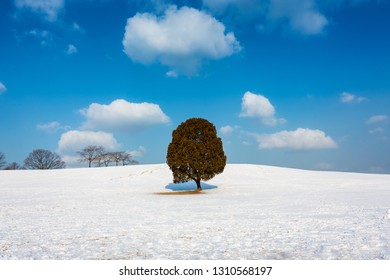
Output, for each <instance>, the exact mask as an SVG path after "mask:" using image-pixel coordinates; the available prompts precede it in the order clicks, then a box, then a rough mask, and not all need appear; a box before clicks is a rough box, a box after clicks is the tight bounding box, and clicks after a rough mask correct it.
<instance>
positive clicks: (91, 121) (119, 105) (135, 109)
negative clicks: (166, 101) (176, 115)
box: [81, 99, 170, 131]
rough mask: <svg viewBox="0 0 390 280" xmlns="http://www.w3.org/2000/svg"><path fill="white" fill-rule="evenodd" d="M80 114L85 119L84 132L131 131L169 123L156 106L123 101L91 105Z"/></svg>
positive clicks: (167, 118)
mask: <svg viewBox="0 0 390 280" xmlns="http://www.w3.org/2000/svg"><path fill="white" fill-rule="evenodd" d="M81 114H82V115H84V116H85V117H86V121H85V122H84V124H83V125H82V129H86V130H107V131H133V130H137V129H141V128H144V127H148V126H151V125H157V124H166V123H169V122H170V119H169V117H168V116H167V115H165V114H164V112H163V111H162V110H161V108H160V106H159V105H157V104H153V103H146V102H144V103H130V102H128V101H126V100H123V99H117V100H115V101H113V102H111V104H108V105H105V104H98V103H92V104H91V105H89V107H88V108H86V109H83V110H81Z"/></svg>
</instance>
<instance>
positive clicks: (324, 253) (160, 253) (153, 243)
mask: <svg viewBox="0 0 390 280" xmlns="http://www.w3.org/2000/svg"><path fill="white" fill-rule="evenodd" d="M171 181H172V174H171V172H170V170H169V168H168V167H167V166H166V165H165V164H157V165H139V166H127V167H108V168H90V169H87V168H86V169H63V170H47V171H27V170H20V171H0V259H187V260H191V259H206V260H211V259H390V176H389V175H371V174H354V173H337V172H318V171H304V170H295V169H286V168H278V167H269V166H259V165H234V164H230V165H227V166H226V168H225V171H224V173H223V174H220V175H218V176H216V177H215V178H213V179H212V180H210V181H208V182H206V183H207V184H209V185H210V187H214V188H212V189H206V190H204V191H203V193H202V194H199V195H173V196H172V195H158V194H157V193H160V192H168V193H169V192H172V191H171V190H169V189H167V188H166V186H168V185H169V184H170V183H171ZM205 186H207V185H205ZM193 187H194V188H195V184H193ZM215 187H216V188H215ZM183 188H184V189H185V188H188V184H187V185H185V186H183Z"/></svg>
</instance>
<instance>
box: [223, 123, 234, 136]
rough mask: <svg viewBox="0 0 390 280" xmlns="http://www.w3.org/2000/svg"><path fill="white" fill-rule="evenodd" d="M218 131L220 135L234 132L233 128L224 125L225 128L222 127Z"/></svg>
mask: <svg viewBox="0 0 390 280" xmlns="http://www.w3.org/2000/svg"><path fill="white" fill-rule="evenodd" d="M219 131H220V132H221V133H222V134H230V133H232V132H233V131H234V127H232V126H230V125H226V126H222V127H221V128H220V129H219Z"/></svg>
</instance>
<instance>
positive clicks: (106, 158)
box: [101, 153, 112, 167]
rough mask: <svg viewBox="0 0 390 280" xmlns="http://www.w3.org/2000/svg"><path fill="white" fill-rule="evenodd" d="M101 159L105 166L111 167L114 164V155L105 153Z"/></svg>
mask: <svg viewBox="0 0 390 280" xmlns="http://www.w3.org/2000/svg"><path fill="white" fill-rule="evenodd" d="M101 159H102V161H103V163H104V166H106V167H107V166H109V165H110V163H111V162H112V153H104V154H102V155H101Z"/></svg>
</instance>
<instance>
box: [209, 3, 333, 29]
mask: <svg viewBox="0 0 390 280" xmlns="http://www.w3.org/2000/svg"><path fill="white" fill-rule="evenodd" d="M203 4H204V6H206V7H207V8H209V9H210V10H211V11H212V12H213V13H215V14H218V15H220V14H226V13H227V14H230V13H234V16H233V18H234V19H236V18H237V17H238V18H248V17H249V18H252V19H255V18H258V19H259V20H260V21H261V22H262V23H261V24H260V25H258V28H259V29H260V30H266V29H267V26H272V25H280V24H287V26H288V27H289V29H291V30H292V31H294V32H297V33H300V34H303V35H315V34H321V33H323V31H324V29H325V27H326V26H327V25H328V23H329V21H328V19H327V18H326V17H325V15H323V14H322V13H321V12H320V11H319V9H318V7H317V4H319V1H316V0H289V1H286V0H218V1H215V0H203Z"/></svg>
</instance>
